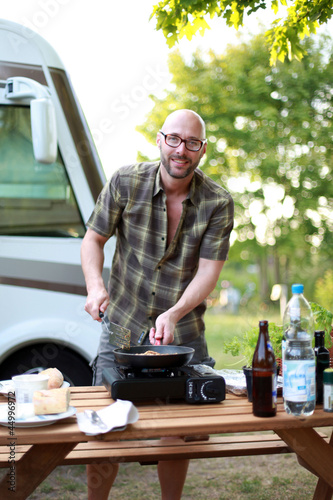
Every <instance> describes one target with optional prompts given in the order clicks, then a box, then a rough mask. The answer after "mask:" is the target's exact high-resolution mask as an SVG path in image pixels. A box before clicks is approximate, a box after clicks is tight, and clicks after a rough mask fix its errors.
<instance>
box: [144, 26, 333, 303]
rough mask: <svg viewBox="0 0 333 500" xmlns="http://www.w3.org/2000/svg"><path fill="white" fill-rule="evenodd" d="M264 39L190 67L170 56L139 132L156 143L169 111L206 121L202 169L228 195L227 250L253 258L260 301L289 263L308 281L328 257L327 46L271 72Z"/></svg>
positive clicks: (331, 188) (331, 206)
mask: <svg viewBox="0 0 333 500" xmlns="http://www.w3.org/2000/svg"><path fill="white" fill-rule="evenodd" d="M263 39H264V36H263V35H259V36H256V37H254V38H253V39H252V40H251V41H250V42H249V43H247V44H245V43H241V44H239V45H237V46H233V47H228V48H227V50H226V52H225V53H224V54H223V55H218V54H215V53H214V52H210V55H209V58H208V59H207V57H206V56H203V55H201V54H200V53H196V54H194V55H193V60H192V62H191V63H188V62H186V61H185V60H184V59H183V58H182V56H181V55H180V54H179V53H178V52H175V53H173V54H172V55H171V56H170V59H169V69H170V73H171V74H172V75H173V78H172V88H171V89H170V90H169V91H167V92H166V95H165V97H164V98H163V99H159V98H157V97H152V98H153V100H154V102H155V105H154V108H153V109H152V111H151V113H150V114H149V115H148V117H147V120H146V122H145V123H144V124H143V125H142V126H140V127H138V130H139V131H140V132H142V133H143V134H144V135H145V137H146V138H147V139H148V140H150V141H151V142H152V143H154V141H155V137H156V133H157V131H158V129H159V126H160V124H161V123H162V122H163V121H164V119H165V118H166V116H167V115H168V114H169V113H170V112H171V111H173V110H175V109H178V108H184V107H185V108H190V109H193V110H194V111H197V112H198V113H199V114H200V115H201V116H202V117H203V118H204V120H205V121H206V124H207V138H208V150H207V154H206V156H205V159H204V163H203V164H202V167H201V168H202V169H203V170H204V171H205V172H206V173H207V174H208V175H209V176H210V177H211V178H213V179H214V180H216V181H217V182H219V183H221V184H222V185H224V186H226V188H227V189H228V190H229V191H230V192H231V193H232V195H233V197H234V199H235V202H236V218H235V222H236V224H235V231H234V236H235V237H236V241H235V243H234V245H233V248H232V252H233V253H234V254H237V255H239V256H241V257H242V258H246V257H247V258H249V259H250V257H251V260H252V257H253V256H256V258H257V260H258V265H259V266H260V268H261V286H260V288H261V290H262V291H263V293H264V294H266V296H267V293H268V289H269V283H270V280H271V281H272V282H273V283H274V282H285V283H288V282H289V280H290V279H291V278H293V269H292V266H298V268H300V267H301V269H302V279H303V280H304V281H306V277H307V273H308V277H309V280H310V278H311V280H314V276H313V272H314V266H315V265H316V266H322V268H323V270H325V269H326V268H327V267H328V261H329V260H330V259H331V258H332V257H333V245H332V243H333V238H332V234H333V183H332V163H333V155H332V153H333V142H332V139H333V131H332V116H333V103H332V100H333V89H332V81H333V65H332V55H333V48H332V40H331V39H329V38H320V39H318V41H320V43H315V42H314V40H312V39H311V38H310V39H307V40H306V42H305V45H306V47H305V48H306V50H307V54H308V55H307V56H305V57H304V58H303V59H302V61H301V62H299V61H296V60H293V61H292V62H288V63H284V64H282V63H278V64H277V65H276V66H274V67H271V66H270V65H269V61H268V58H269V56H268V53H267V52H266V51H265V49H264V43H263ZM324 54H325V57H324ZM268 262H272V266H271V267H269V266H267V263H268ZM318 269H319V270H320V272H321V269H320V268H319V267H318ZM270 273H273V276H271V277H270Z"/></svg>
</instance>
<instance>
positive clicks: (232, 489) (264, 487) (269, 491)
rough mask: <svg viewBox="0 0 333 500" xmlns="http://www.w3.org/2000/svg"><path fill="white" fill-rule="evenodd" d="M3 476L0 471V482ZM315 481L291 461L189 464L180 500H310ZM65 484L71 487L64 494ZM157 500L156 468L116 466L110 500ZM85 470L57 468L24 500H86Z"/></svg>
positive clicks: (275, 458)
mask: <svg viewBox="0 0 333 500" xmlns="http://www.w3.org/2000/svg"><path fill="white" fill-rule="evenodd" d="M4 473H5V471H3V470H2V471H0V477H2V475H4ZM316 482H317V478H316V477H315V476H313V475H312V474H311V473H310V472H308V471H306V470H305V469H303V468H302V467H301V466H300V465H299V464H298V462H297V460H296V457H295V455H293V454H290V455H271V456H268V457H265V456H259V457H234V458H214V459H202V460H192V461H191V462H190V467H189V471H188V475H187V479H186V483H185V486H184V491H183V496H182V500H208V499H209V500H230V499H231V498H232V499H233V500H272V499H275V498H276V499H281V498H285V499H286V500H309V499H310V498H312V495H313V492H314V489H315V485H316ZM69 483H70V484H71V486H70V488H68V485H69ZM143 498H144V499H145V500H157V499H159V498H160V489H159V483H158V480H157V470H156V465H146V466H141V465H139V464H137V463H133V464H121V465H120V468H119V474H118V476H117V479H116V481H115V484H114V486H113V488H112V490H111V494H110V496H109V499H117V500H141V499H143ZM86 499H87V487H86V475H85V467H84V466H80V465H77V466H75V465H73V466H67V467H58V468H57V469H56V470H55V471H54V472H53V473H52V474H51V475H50V476H49V477H48V479H47V480H46V481H44V482H43V483H42V485H41V486H40V487H39V488H38V489H37V490H36V492H35V493H34V494H32V495H30V497H29V500H86Z"/></svg>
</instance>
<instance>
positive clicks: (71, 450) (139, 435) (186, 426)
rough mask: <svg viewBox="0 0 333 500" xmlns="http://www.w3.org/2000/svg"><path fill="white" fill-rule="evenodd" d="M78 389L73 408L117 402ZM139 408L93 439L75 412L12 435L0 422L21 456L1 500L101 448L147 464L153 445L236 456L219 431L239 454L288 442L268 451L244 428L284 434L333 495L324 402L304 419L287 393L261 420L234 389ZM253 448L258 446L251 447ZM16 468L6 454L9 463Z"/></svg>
mask: <svg viewBox="0 0 333 500" xmlns="http://www.w3.org/2000/svg"><path fill="white" fill-rule="evenodd" d="M71 394H72V400H71V405H72V406H74V407H75V408H76V410H77V412H81V411H84V410H85V409H89V408H90V409H95V410H99V409H101V408H104V407H105V406H108V405H110V404H112V403H113V400H112V399H111V397H110V395H109V393H108V392H107V390H106V389H105V388H104V387H72V388H71ZM1 403H2V404H5V405H6V404H7V402H6V397H4V396H1V397H0V404H1ZM136 407H137V408H138V410H139V420H138V421H137V422H136V423H134V424H131V425H128V426H127V428H126V429H125V430H122V431H116V432H108V433H106V434H100V435H98V436H86V435H85V434H84V433H82V432H81V431H80V429H79V427H78V425H77V422H76V417H75V416H72V417H69V418H66V419H64V420H60V421H58V422H56V423H54V424H52V425H48V426H44V427H14V429H13V431H14V432H13V435H9V428H7V427H5V426H0V448H1V449H2V457H4V456H5V454H6V451H7V452H8V458H9V449H10V447H9V443H12V444H14V448H15V449H16V450H17V455H18V456H17V461H15V464H14V465H15V470H14V472H15V491H9V490H8V477H6V476H5V477H4V478H3V480H2V482H1V483H0V498H1V499H4V500H5V499H7V498H8V499H10V500H11V499H12V500H23V499H26V498H27V497H28V496H29V495H30V494H31V493H32V492H33V491H35V489H36V488H37V487H38V485H39V484H40V483H41V482H42V481H43V480H44V479H45V478H46V477H47V476H48V475H49V474H50V473H51V472H52V471H53V470H54V468H55V467H57V466H58V465H61V464H66V463H91V462H92V461H93V460H95V461H96V462H97V461H98V460H99V459H100V458H101V450H102V452H103V450H104V453H108V454H111V455H112V450H114V454H115V458H114V461H119V462H120V461H140V457H142V458H143V459H145V457H144V453H145V451H144V450H145V449H146V450H148V451H147V456H148V455H149V457H150V458H151V457H153V458H154V459H156V460H158V459H163V460H166V459H175V458H200V457H205V456H230V455H228V448H227V445H226V444H221V443H220V444H219V445H218V444H217V441H214V439H217V438H216V435H223V434H228V435H229V434H230V433H237V435H238V448H237V450H238V452H237V453H236V454H237V455H249V454H265V453H274V452H276V453H279V452H281V448H280V449H279V448H278V446H281V443H280V445H279V443H277V445H276V446H277V447H276V451H275V448H272V446H270V451H268V452H266V451H265V449H264V446H265V445H264V440H262V439H260V440H259V439H258V440H257V442H256V441H255V437H254V439H253V442H252V444H251V445H249V444H248V443H247V438H246V436H245V434H244V433H253V432H254V433H263V432H264V431H274V433H275V434H276V436H278V438H277V437H276V439H277V440H278V441H279V442H280V441H281V440H282V441H281V442H282V444H283V446H284V448H283V450H284V449H285V450H289V451H293V452H295V453H296V454H297V455H298V458H299V460H300V461H301V462H302V463H304V465H305V466H306V467H307V468H308V469H309V470H311V472H313V473H314V474H316V475H317V476H318V483H317V487H316V490H315V492H314V496H313V499H314V500H328V499H331V498H332V494H333V473H332V471H333V434H332V435H331V437H330V439H328V440H325V439H323V437H322V435H321V434H320V428H323V427H325V428H331V427H332V426H333V414H332V413H328V412H324V411H323V409H322V407H321V406H319V407H318V408H316V410H315V412H314V414H313V415H312V416H310V417H307V418H305V419H299V418H295V417H293V416H290V415H287V414H286V412H285V411H284V408H283V402H282V398H279V399H278V412H277V415H276V416H275V417H272V418H258V417H254V416H253V415H252V405H251V403H249V402H248V401H247V399H246V398H244V397H237V396H233V395H230V394H227V395H226V399H225V401H222V402H221V403H216V404H200V405H190V404H186V403H183V402H179V403H171V404H166V403H164V402H162V401H157V402H152V403H145V404H143V403H140V404H136ZM214 435H215V437H214ZM173 436H183V437H184V439H183V440H179V439H178V441H177V440H175V442H174V443H173V442H172V440H171V441H170V443H171V444H169V449H166V448H165V447H163V446H158V445H157V443H159V441H156V438H161V437H173ZM198 436H201V438H199V439H201V442H200V443H199V444H196V439H198V438H197V437H198ZM204 436H207V438H205V437H204ZM208 436H210V437H211V440H209V439H208ZM239 436H241V438H240V437H239ZM254 436H255V435H254ZM185 437H186V438H185ZM243 437H244V439H243ZM279 438H281V439H279ZM176 441H177V442H176ZM179 441H181V443H179ZM141 443H142V446H141ZM224 443H227V441H225V442H224ZM253 443H254V444H253ZM223 446H226V448H223ZM233 446H234V445H233ZM249 446H250V448H251V446H252V451H251V450H250V449H249ZM234 448H235V446H234ZM76 450H77V451H76ZM135 450H136V451H135ZM149 450H150V451H149ZM151 450H153V451H151ZM283 450H282V451H283ZM230 453H231V452H230ZM75 454H76V456H79V457H80V461H78V459H77V461H76V462H75ZM70 457H74V458H72V459H71V458H70ZM66 460H67V461H66ZM71 460H72V462H71ZM9 465H10V464H8V465H7V464H6V459H5V458H2V467H4V466H7V467H9Z"/></svg>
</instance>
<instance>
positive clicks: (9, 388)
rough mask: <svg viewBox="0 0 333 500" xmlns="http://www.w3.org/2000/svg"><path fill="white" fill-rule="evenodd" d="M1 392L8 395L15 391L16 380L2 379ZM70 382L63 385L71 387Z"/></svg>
mask: <svg viewBox="0 0 333 500" xmlns="http://www.w3.org/2000/svg"><path fill="white" fill-rule="evenodd" d="M0 384H1V385H0V394H4V395H7V394H8V393H9V392H14V382H13V381H12V380H1V381H0ZM69 386H70V383H69V382H66V381H65V382H64V383H63V384H62V386H61V387H62V388H63V387H69Z"/></svg>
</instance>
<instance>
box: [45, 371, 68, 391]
mask: <svg viewBox="0 0 333 500" xmlns="http://www.w3.org/2000/svg"><path fill="white" fill-rule="evenodd" d="M40 375H48V376H49V382H48V388H49V389H59V387H61V386H62V384H63V383H64V377H63V374H62V373H61V372H60V371H59V370H58V368H47V370H43V371H42V372H40Z"/></svg>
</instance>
